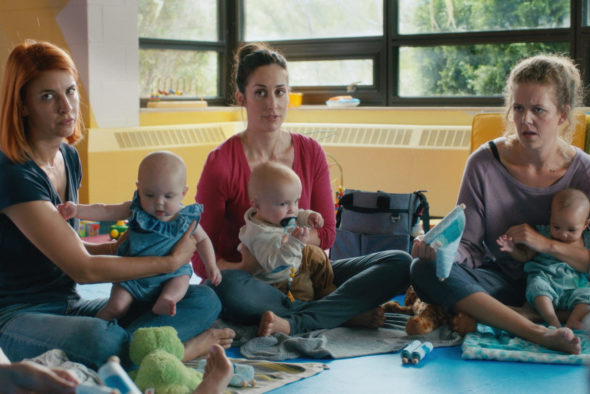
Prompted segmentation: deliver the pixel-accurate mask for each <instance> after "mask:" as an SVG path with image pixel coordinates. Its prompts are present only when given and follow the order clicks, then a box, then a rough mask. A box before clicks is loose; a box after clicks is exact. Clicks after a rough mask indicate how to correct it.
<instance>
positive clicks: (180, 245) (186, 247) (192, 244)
mask: <svg viewBox="0 0 590 394" xmlns="http://www.w3.org/2000/svg"><path fill="white" fill-rule="evenodd" d="M196 226H197V222H195V221H193V222H192V223H191V224H190V226H188V230H186V232H185V233H184V235H183V236H182V238H180V240H178V242H176V244H175V245H174V247H173V248H172V252H171V253H170V257H172V259H173V267H172V268H173V269H172V271H174V270H175V269H177V268H179V267H180V266H182V265H184V264H186V263H187V262H188V261H190V259H191V257H193V254H194V253H195V251H196V250H197V240H196V239H195V237H193V231H194V229H195V227H196Z"/></svg>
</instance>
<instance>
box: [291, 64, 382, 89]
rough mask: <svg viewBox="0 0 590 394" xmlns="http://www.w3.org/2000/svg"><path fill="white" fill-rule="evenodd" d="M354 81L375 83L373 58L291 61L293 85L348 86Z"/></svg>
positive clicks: (358, 83)
mask: <svg viewBox="0 0 590 394" xmlns="http://www.w3.org/2000/svg"><path fill="white" fill-rule="evenodd" d="M352 83H354V84H356V85H369V86H370V85H373V61H372V60H371V59H360V60H357V59H355V60H320V61H290V62H289V84H290V85H291V86H343V85H344V86H348V85H350V84H352Z"/></svg>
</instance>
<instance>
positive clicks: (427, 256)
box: [412, 235, 436, 261]
mask: <svg viewBox="0 0 590 394" xmlns="http://www.w3.org/2000/svg"><path fill="white" fill-rule="evenodd" d="M412 257H413V258H415V259H420V260H423V261H434V260H436V249H435V248H433V247H432V246H431V245H429V244H427V243H426V242H424V236H423V235H419V236H417V237H416V238H415V239H414V244H413V245H412Z"/></svg>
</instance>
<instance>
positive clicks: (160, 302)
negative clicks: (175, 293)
mask: <svg viewBox="0 0 590 394" xmlns="http://www.w3.org/2000/svg"><path fill="white" fill-rule="evenodd" d="M152 312H153V313H154V314H156V315H167V316H174V315H176V302H174V301H172V300H168V299H164V298H162V297H160V298H158V299H157V300H156V303H155V304H154V306H153V307H152Z"/></svg>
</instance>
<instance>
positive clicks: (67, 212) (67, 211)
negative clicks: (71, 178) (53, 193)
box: [57, 201, 78, 220]
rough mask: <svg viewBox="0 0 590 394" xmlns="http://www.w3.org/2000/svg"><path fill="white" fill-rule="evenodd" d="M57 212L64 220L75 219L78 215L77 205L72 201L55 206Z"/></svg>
mask: <svg viewBox="0 0 590 394" xmlns="http://www.w3.org/2000/svg"><path fill="white" fill-rule="evenodd" d="M57 211H58V212H59V213H60V214H61V216H63V218H64V219H65V220H68V219H71V218H74V217H76V215H77V213H78V205H77V204H76V203H74V202H72V201H66V202H65V203H64V204H59V205H58V206H57Z"/></svg>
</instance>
